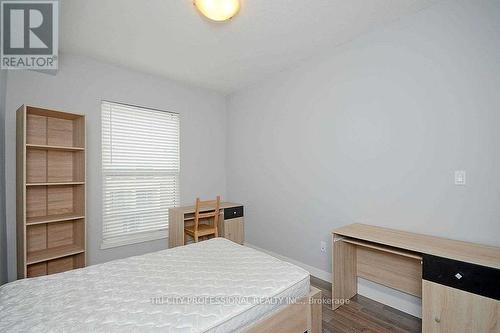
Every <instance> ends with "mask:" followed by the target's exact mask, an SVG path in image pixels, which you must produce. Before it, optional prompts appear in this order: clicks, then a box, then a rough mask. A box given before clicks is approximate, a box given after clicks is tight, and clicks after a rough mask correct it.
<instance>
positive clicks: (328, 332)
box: [311, 277, 421, 333]
mask: <svg viewBox="0 0 500 333" xmlns="http://www.w3.org/2000/svg"><path fill="white" fill-rule="evenodd" d="M311 284H312V285H313V286H315V287H316V288H319V289H321V291H322V292H323V297H324V298H331V295H332V292H331V285H330V284H329V283H327V282H325V281H322V280H319V279H316V278H314V277H311ZM345 332H349V333H358V332H363V333H366V332H421V320H420V319H419V318H416V317H413V316H411V315H409V314H406V313H404V312H401V311H399V310H396V309H394V308H391V307H389V306H386V305H384V304H381V303H378V302H375V301H372V300H371V299H369V298H366V297H363V296H360V295H356V296H355V297H354V298H353V299H352V300H351V302H350V303H349V304H345V305H343V306H341V307H339V308H338V309H337V310H335V311H333V310H332V309H331V308H330V307H329V306H328V305H326V304H325V305H323V333H345Z"/></svg>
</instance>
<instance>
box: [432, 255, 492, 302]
mask: <svg viewBox="0 0 500 333" xmlns="http://www.w3.org/2000/svg"><path fill="white" fill-rule="evenodd" d="M422 273H423V274H422V277H423V279H424V280H427V281H432V282H435V283H439V284H442V285H445V286H449V287H452V288H455V289H460V290H463V291H467V292H470V293H473V294H477V295H481V296H485V297H489V298H493V299H496V300H500V269H495V268H491V267H485V266H480V265H476V264H471V263H467V262H462V261H457V260H452V259H446V258H441V257H435V256H431V255H424V256H423V272H422Z"/></svg>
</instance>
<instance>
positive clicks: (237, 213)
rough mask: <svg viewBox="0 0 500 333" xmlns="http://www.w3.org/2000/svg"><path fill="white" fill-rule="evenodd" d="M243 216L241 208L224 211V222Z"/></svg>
mask: <svg viewBox="0 0 500 333" xmlns="http://www.w3.org/2000/svg"><path fill="white" fill-rule="evenodd" d="M242 216H243V206H238V207H231V208H225V209H224V220H229V219H235V218H237V217H242Z"/></svg>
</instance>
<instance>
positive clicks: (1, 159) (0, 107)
mask: <svg viewBox="0 0 500 333" xmlns="http://www.w3.org/2000/svg"><path fill="white" fill-rule="evenodd" d="M6 83H7V72H6V71H4V70H0V284H2V283H5V282H6V281H7V239H6V225H5V167H4V166H5V151H4V140H5V135H4V134H5V92H6V88H7V84H6Z"/></svg>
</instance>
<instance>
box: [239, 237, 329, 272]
mask: <svg viewBox="0 0 500 333" xmlns="http://www.w3.org/2000/svg"><path fill="white" fill-rule="evenodd" d="M245 246H248V247H251V248H252V249H255V250H257V251H260V252H264V253H267V254H269V255H270V256H273V257H275V258H278V259H280V260H283V261H286V262H289V263H291V264H294V265H297V266H299V267H301V268H303V269H305V270H306V271H308V272H309V274H311V275H312V276H315V277H317V278H318V279H321V280H324V281H332V273H330V272H327V271H323V270H321V269H319V268H316V267H313V266H309V265H306V264H304V263H303V262H300V261H298V260H294V259H292V258H288V257H285V256H282V255H281V254H278V253H275V252H272V251H269V250H266V249H263V248H260V247H258V246H255V245H253V244H249V243H247V242H245Z"/></svg>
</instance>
